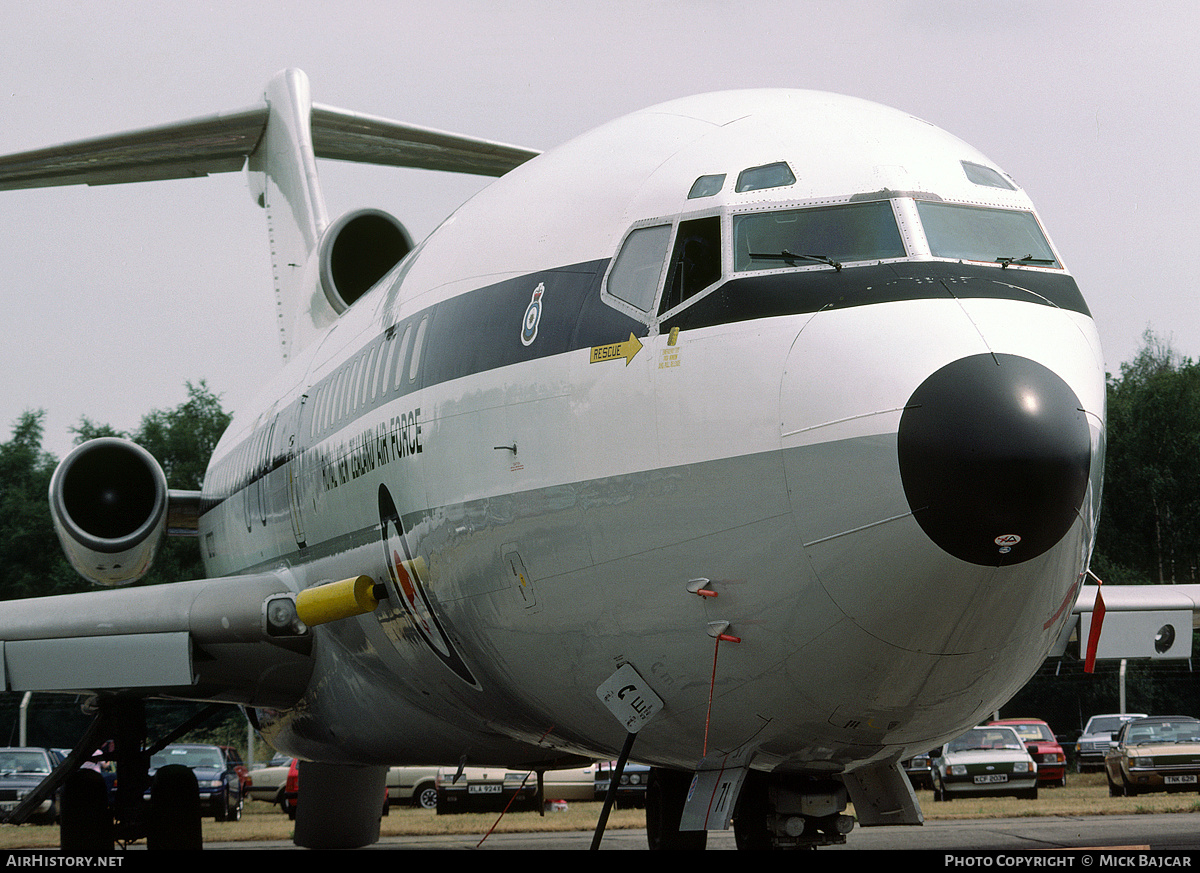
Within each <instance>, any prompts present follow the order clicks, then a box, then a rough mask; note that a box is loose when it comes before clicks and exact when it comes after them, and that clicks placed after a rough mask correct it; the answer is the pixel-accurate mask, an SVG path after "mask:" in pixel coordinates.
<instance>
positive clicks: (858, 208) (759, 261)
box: [733, 200, 905, 272]
mask: <svg viewBox="0 0 1200 873" xmlns="http://www.w3.org/2000/svg"><path fill="white" fill-rule="evenodd" d="M733 251H734V255H733V257H734V264H733V268H734V270H736V271H739V272H740V271H744V270H770V269H775V268H778V267H809V266H813V265H815V264H821V263H824V264H828V265H830V266H833V267H835V268H836V269H841V265H842V264H843V263H844V262H847V261H878V260H884V259H886V258H903V257H904V256H905V251H904V242H903V241H902V240H901V238H900V229H899V228H898V227H897V226H896V216H895V214H894V213H893V212H892V204H891V203H890V202H889V201H887V200H871V201H867V202H863V203H848V204H846V205H843V206H819V207H814V208H812V209H786V210H776V211H774V212H753V213H748V214H745V215H735V216H734V218H733Z"/></svg>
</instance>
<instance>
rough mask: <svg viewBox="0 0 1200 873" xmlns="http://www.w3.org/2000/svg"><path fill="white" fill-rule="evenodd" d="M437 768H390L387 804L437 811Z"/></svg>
mask: <svg viewBox="0 0 1200 873" xmlns="http://www.w3.org/2000/svg"><path fill="white" fill-rule="evenodd" d="M437 774H438V768H437V767H390V768H389V769H388V775H387V787H388V802H389V803H404V804H408V805H410V806H419V807H421V809H437Z"/></svg>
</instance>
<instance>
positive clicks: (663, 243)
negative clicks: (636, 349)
mask: <svg viewBox="0 0 1200 873" xmlns="http://www.w3.org/2000/svg"><path fill="white" fill-rule="evenodd" d="M670 241H671V225H669V224H658V225H655V226H653V227H639V228H638V229H636V230H634V231H632V232H631V233H630V234H629V236H627V237H626V238H625V244H624V245H622V246H621V251H620V252H618V253H617V258H616V260H615V261H614V262H613V266H612V270H611V271H609V274H608V293H609V294H611V295H613V296H614V297H616V298H618V299H620V300H624V301H625V302H626V303H628V304H630V305H632V306H636V307H637V308H638V309H640V310H642V311H643V312H649V311H650V309H651V308H652V307H653V306H654V295H655V294H657V293H658V282H659V279H661V278H662V271H663V264H665V263H666V260H667V245H668V243H670Z"/></svg>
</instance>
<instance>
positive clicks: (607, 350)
mask: <svg viewBox="0 0 1200 873" xmlns="http://www.w3.org/2000/svg"><path fill="white" fill-rule="evenodd" d="M641 350H642V343H641V341H640V340H639V339H638V338H637V337H636V336H634V335H633V334H632V333H631V334H629V339H627V340H626V341H625V342H623V343H612V344H611V345H607V346H592V360H591V363H593V364H598V363H600V362H601V361H617V360H620V359H621V358H624V359H625V366H626V367H628V366H629V362H630V361H632V360H633V356H634V355H636V354H637V353H638V352H640V351H641Z"/></svg>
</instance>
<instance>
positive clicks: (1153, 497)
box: [1093, 332, 1200, 584]
mask: <svg viewBox="0 0 1200 873" xmlns="http://www.w3.org/2000/svg"><path fill="white" fill-rule="evenodd" d="M1198 558H1200V364H1197V363H1195V362H1194V361H1192V360H1191V359H1190V358H1180V357H1179V355H1177V354H1176V353H1175V352H1174V351H1173V350H1172V349H1171V348H1170V346H1169V345H1168V344H1166V343H1164V342H1162V341H1161V340H1159V339H1158V338H1157V337H1155V336H1154V334H1152V333H1150V332H1147V333H1146V335H1145V337H1144V345H1143V347H1142V349H1141V351H1140V352H1139V353H1138V355H1137V357H1136V358H1134V360H1133V361H1131V362H1129V363H1127V364H1122V365H1121V375H1120V377H1115V378H1114V377H1112V376H1111V375H1110V377H1109V379H1108V451H1107V462H1106V465H1105V482H1104V503H1103V507H1102V510H1101V516H1100V529H1099V536H1098V538H1097V544H1096V559H1095V561H1094V563H1093V568H1094V569H1095V571H1096V573H1097V575H1099V576H1100V577H1101V578H1102V579H1105V581H1109V582H1126V583H1129V582H1156V583H1160V584H1161V583H1171V582H1196V581H1200V579H1198V578H1197V561H1198ZM1105 573H1107V574H1108V575H1107V576H1106V575H1105Z"/></svg>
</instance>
